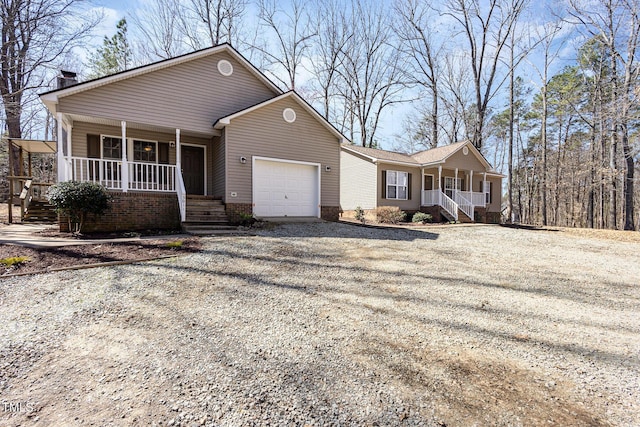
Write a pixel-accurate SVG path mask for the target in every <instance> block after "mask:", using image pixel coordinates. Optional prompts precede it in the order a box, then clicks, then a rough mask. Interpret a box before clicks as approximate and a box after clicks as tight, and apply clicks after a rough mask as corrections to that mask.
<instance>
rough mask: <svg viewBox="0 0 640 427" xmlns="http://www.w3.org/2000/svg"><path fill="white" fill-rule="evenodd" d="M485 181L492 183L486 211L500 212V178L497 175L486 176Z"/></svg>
mask: <svg viewBox="0 0 640 427" xmlns="http://www.w3.org/2000/svg"><path fill="white" fill-rule="evenodd" d="M487 181H490V182H492V183H493V187H492V188H491V190H492V191H493V194H492V195H491V204H489V205H488V206H487V211H488V212H500V211H501V210H502V178H499V177H492V176H490V177H487Z"/></svg>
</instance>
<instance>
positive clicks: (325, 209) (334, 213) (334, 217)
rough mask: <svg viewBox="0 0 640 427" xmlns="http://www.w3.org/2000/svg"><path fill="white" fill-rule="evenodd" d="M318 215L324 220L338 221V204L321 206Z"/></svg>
mask: <svg viewBox="0 0 640 427" xmlns="http://www.w3.org/2000/svg"><path fill="white" fill-rule="evenodd" d="M320 217H321V218H322V219H324V220H325V221H338V220H339V219H340V207H339V206H321V207H320Z"/></svg>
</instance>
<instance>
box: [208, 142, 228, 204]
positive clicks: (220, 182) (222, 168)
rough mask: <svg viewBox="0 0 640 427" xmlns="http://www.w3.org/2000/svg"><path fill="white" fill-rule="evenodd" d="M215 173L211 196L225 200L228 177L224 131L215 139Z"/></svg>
mask: <svg viewBox="0 0 640 427" xmlns="http://www.w3.org/2000/svg"><path fill="white" fill-rule="evenodd" d="M211 151H212V157H213V171H212V174H211V175H212V179H213V186H212V187H211V195H212V196H213V197H215V198H219V199H222V200H224V196H225V192H226V191H225V177H226V164H225V151H226V144H225V135H224V129H223V132H222V135H221V136H220V137H218V138H214V139H213V150H211Z"/></svg>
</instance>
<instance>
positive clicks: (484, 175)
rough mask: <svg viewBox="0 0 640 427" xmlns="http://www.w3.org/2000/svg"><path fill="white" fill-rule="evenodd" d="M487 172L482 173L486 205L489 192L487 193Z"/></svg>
mask: <svg viewBox="0 0 640 427" xmlns="http://www.w3.org/2000/svg"><path fill="white" fill-rule="evenodd" d="M486 189H487V173H486V172H483V173H482V194H483V195H484V205H485V206H487V194H486V193H485V192H486V191H487V190H486Z"/></svg>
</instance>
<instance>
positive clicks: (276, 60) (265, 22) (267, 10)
mask: <svg viewBox="0 0 640 427" xmlns="http://www.w3.org/2000/svg"><path fill="white" fill-rule="evenodd" d="M307 7H308V5H307V3H306V2H305V1H304V0H291V3H290V4H289V5H288V7H287V9H286V10H285V9H280V8H279V7H278V3H277V2H276V0H260V2H259V10H260V11H259V18H260V23H261V26H262V28H264V29H265V30H266V31H267V32H269V33H271V35H272V36H273V39H274V40H275V43H274V45H275V46H270V45H269V43H268V38H264V37H262V43H254V44H253V46H251V47H252V48H253V49H255V50H256V51H258V52H259V53H260V54H261V55H262V56H263V60H264V62H265V63H266V65H267V66H268V67H270V68H271V70H270V72H271V74H272V75H273V76H274V78H275V79H276V80H278V81H279V82H281V83H282V84H283V85H284V86H286V87H287V88H289V89H291V90H295V89H296V77H297V76H298V68H299V67H300V64H301V63H302V60H303V59H304V58H305V57H306V55H307V54H308V52H309V50H310V49H311V41H312V39H313V38H314V37H316V35H317V30H316V28H315V27H314V26H313V25H312V24H311V20H310V18H309V14H308V13H307V11H306V10H307ZM280 72H283V73H284V74H285V75H286V76H285V75H282V74H281V73H280Z"/></svg>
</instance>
